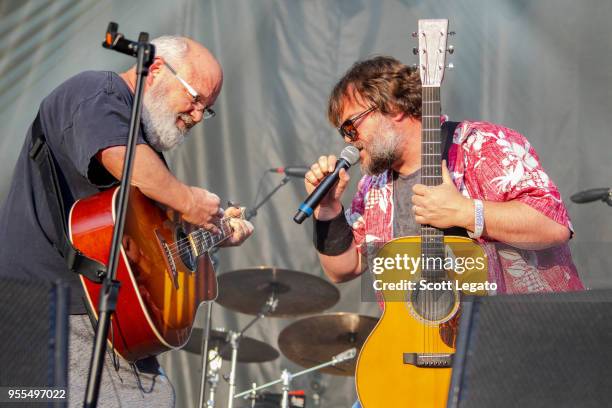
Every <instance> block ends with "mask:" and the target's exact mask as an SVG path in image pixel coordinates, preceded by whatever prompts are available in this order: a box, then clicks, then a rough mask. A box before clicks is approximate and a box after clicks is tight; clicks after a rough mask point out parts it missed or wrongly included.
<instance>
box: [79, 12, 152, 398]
mask: <svg viewBox="0 0 612 408" xmlns="http://www.w3.org/2000/svg"><path fill="white" fill-rule="evenodd" d="M117 29H118V25H117V24H116V23H112V22H111V23H109V25H108V29H107V32H106V39H105V42H104V43H102V46H103V47H105V48H108V49H112V50H115V51H118V52H122V53H124V54H128V55H131V56H135V57H136V58H137V59H138V62H137V65H136V75H137V77H136V89H135V92H134V104H133V106H132V114H131V118H130V131H129V134H128V141H127V149H126V151H125V157H124V163H123V176H122V178H121V184H120V186H119V194H118V205H117V209H116V211H117V216H116V221H115V228H114V229H113V240H112V244H111V249H110V254H109V258H108V270H107V273H106V275H105V277H104V282H103V283H102V287H101V288H100V302H99V305H98V313H99V314H98V323H97V325H96V336H95V339H94V348H93V352H92V355H91V362H90V365H89V374H88V377H87V392H86V394H85V401H84V403H83V406H84V407H87V408H88V407H96V406H97V405H98V395H99V392H100V380H101V378H102V368H103V367H104V355H105V354H106V341H107V340H106V339H107V337H108V329H109V323H110V318H111V315H112V314H113V312H114V311H115V305H116V303H117V296H118V295H119V286H120V282H119V281H117V280H116V279H117V264H118V259H119V258H118V255H119V246H120V245H121V241H122V237H123V227H124V224H125V214H126V208H127V202H128V193H129V188H130V179H131V178H132V163H133V161H134V151H135V148H136V140H137V135H138V133H139V131H140V113H141V111H142V94H143V85H144V79H145V77H146V76H147V75H148V74H149V67H150V66H151V64H152V63H153V59H154V58H155V46H154V45H153V44H149V34H147V33H144V32H141V33H140V35H139V36H138V42H133V41H130V40H127V39H125V38H124V37H123V35H122V34H119V33H117Z"/></svg>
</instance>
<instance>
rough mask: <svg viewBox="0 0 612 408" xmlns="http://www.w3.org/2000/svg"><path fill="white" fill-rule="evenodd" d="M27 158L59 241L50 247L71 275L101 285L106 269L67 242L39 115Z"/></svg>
mask: <svg viewBox="0 0 612 408" xmlns="http://www.w3.org/2000/svg"><path fill="white" fill-rule="evenodd" d="M29 155H30V159H32V160H34V162H35V163H36V165H37V166H38V169H39V171H40V174H41V176H42V179H43V184H44V186H45V195H46V196H47V202H48V205H49V209H50V210H51V218H52V220H53V226H54V228H55V232H56V236H57V237H58V238H59V240H60V241H61V242H58V243H53V246H54V247H55V249H57V251H58V252H59V253H60V255H62V257H63V258H64V260H65V261H66V264H67V265H68V269H69V270H70V271H71V272H74V273H78V274H81V275H83V276H85V277H86V278H87V279H89V280H91V281H93V282H96V283H101V282H102V280H103V278H104V275H105V274H106V266H105V265H103V264H102V263H100V262H98V261H96V260H94V259H91V258H89V257H87V256H85V255H84V254H83V253H82V252H80V251H79V250H78V249H76V248H75V247H74V246H73V245H72V243H71V242H70V240H69V239H68V234H67V225H68V224H67V222H66V212H65V206H64V200H63V199H62V193H61V188H60V184H59V179H58V176H57V171H56V168H55V160H54V158H53V154H52V153H51V150H50V149H49V145H48V144H47V141H46V139H45V135H44V134H43V131H42V127H41V126H40V114H38V115H36V119H34V123H33V124H32V147H31V148H30V152H29Z"/></svg>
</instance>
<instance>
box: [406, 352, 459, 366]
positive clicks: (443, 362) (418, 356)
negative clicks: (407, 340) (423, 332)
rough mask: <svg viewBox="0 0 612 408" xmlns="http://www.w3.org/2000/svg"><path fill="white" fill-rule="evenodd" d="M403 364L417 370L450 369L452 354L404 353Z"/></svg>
mask: <svg viewBox="0 0 612 408" xmlns="http://www.w3.org/2000/svg"><path fill="white" fill-rule="evenodd" d="M404 364H412V365H413V366H416V367H419V368H450V367H451V366H452V364H453V354H450V353H446V354H442V353H404Z"/></svg>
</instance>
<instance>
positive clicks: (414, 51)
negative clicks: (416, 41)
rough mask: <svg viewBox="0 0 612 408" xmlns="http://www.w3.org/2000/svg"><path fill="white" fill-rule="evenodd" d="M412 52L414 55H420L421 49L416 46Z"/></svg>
mask: <svg viewBox="0 0 612 408" xmlns="http://www.w3.org/2000/svg"><path fill="white" fill-rule="evenodd" d="M412 53H413V54H414V55H418V53H419V49H418V48H417V47H414V48H413V49H412Z"/></svg>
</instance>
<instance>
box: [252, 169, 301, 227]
mask: <svg viewBox="0 0 612 408" xmlns="http://www.w3.org/2000/svg"><path fill="white" fill-rule="evenodd" d="M289 180H290V177H289V176H285V177H283V179H282V180H281V181H280V183H279V184H278V185H277V186H276V187H274V188H273V189H272V191H270V192H269V193H268V195H266V196H265V197H264V198H262V199H261V201H260V202H259V203H257V204H255V207H253V208H247V210H246V212H245V218H246V219H247V220H250V219H251V218H253V217H255V216H256V215H257V210H259V208H260V207H261V206H262V205H264V204H265V203H266V202H267V201H268V200H269V199H270V198H271V197H272V196H273V195H274V193H276V192H277V191H278V190H279V189H280V188H281V187H282V186H284V185H285V184H287V183H288V182H289Z"/></svg>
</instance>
